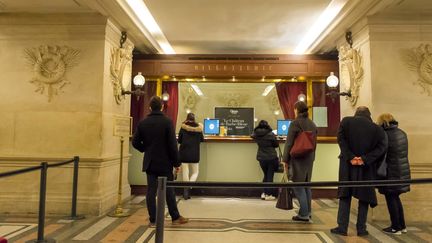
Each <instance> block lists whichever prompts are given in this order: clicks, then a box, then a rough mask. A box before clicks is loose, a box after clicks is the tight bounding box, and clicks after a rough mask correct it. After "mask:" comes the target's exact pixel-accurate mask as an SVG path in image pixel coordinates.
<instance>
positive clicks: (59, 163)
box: [48, 158, 75, 168]
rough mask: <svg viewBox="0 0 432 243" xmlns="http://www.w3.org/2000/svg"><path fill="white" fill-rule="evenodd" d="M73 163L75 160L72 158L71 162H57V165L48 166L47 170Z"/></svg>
mask: <svg viewBox="0 0 432 243" xmlns="http://www.w3.org/2000/svg"><path fill="white" fill-rule="evenodd" d="M74 161H75V158H73V159H71V160H67V161H63V162H58V163H55V164H48V168H51V167H59V166H62V165H66V164H70V163H72V162H74Z"/></svg>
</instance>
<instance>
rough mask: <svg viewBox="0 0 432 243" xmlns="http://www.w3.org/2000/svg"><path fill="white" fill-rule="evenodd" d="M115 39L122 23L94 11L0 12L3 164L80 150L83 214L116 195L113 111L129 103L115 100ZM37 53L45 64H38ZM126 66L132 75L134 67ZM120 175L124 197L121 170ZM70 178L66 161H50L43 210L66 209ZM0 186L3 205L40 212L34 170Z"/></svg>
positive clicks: (101, 208)
mask: <svg viewBox="0 0 432 243" xmlns="http://www.w3.org/2000/svg"><path fill="white" fill-rule="evenodd" d="M119 39H120V31H119V30H118V29H117V28H116V27H115V26H114V25H113V24H112V23H111V22H110V21H109V20H107V19H106V18H105V17H103V16H101V15H98V14H91V13H89V14H61V15H59V14H43V15H39V14H3V15H2V16H0V63H1V65H0V73H1V74H2V75H1V78H0V80H1V82H0V83H1V85H2V88H1V89H0V97H2V98H1V99H0V116H1V117H2V120H3V122H2V123H1V124H0V134H1V136H0V160H1V165H0V171H1V172H3V171H9V170H14V169H19V168H24V167H27V166H34V165H38V164H39V163H40V162H41V161H48V162H50V163H51V162H55V161H62V160H67V159H69V158H72V157H73V156H75V155H78V156H80V157H81V163H80V173H79V186H78V213H81V214H96V215H97V214H101V213H103V212H106V211H107V210H109V209H111V208H112V207H113V206H114V204H115V203H116V196H117V186H118V168H119V158H120V155H119V154H120V142H119V138H118V137H114V136H113V117H114V116H129V107H130V101H129V99H127V100H125V101H123V102H122V103H121V104H120V105H118V104H117V103H116V102H115V99H114V96H113V88H112V84H111V78H110V72H109V71H110V70H109V65H110V51H111V48H112V47H113V46H116V47H118V46H119ZM128 44H129V45H132V43H130V42H129V43H128ZM43 46H45V47H49V48H45V47H43ZM63 46H67V47H68V48H69V49H70V50H75V52H74V54H75V55H72V54H71V53H69V54H68V52H67V51H66V50H65V49H62V48H63ZM41 47H43V48H41ZM56 48H60V49H59V50H60V51H57V49H56ZM42 49H43V51H41V50H42ZM26 50H27V52H26ZM40 53H42V54H40ZM77 53H78V54H77ZM76 54H77V55H76ZM37 55H42V58H39V63H42V64H43V65H39V64H35V63H36V61H35V60H37V59H38V57H37ZM59 58H60V59H61V61H58V59H59ZM63 64H65V65H63ZM125 73H126V76H128V78H129V79H130V75H131V69H130V68H127V69H126V71H125ZM62 74H64V75H63V76H62ZM57 75H58V76H62V78H59V79H57V80H56V81H55V80H54V78H55V77H57ZM50 77H53V79H52V80H49V79H50ZM49 82H51V83H52V85H49ZM50 87H51V88H50ZM38 89H39V90H38ZM125 151H128V143H127V142H126V147H125ZM126 154H127V153H126ZM124 159H125V162H124V166H125V168H127V164H128V156H125V158H124ZM123 178H124V180H123V186H122V188H123V192H124V193H123V195H124V196H125V197H126V196H128V195H130V188H129V184H128V182H127V172H126V170H124V177H123ZM71 181H72V168H71V165H67V166H63V167H61V168H51V169H49V171H48V191H47V201H48V204H47V212H48V213H54V214H67V213H69V211H70V203H71V199H70V195H71V188H70V187H71ZM0 188H2V190H1V192H0V212H1V213H37V211H38V210H37V202H38V200H39V199H38V196H37V195H38V193H39V189H38V188H39V173H38V172H32V173H29V174H25V175H20V176H16V177H10V178H2V179H0ZM16 192H19V193H16Z"/></svg>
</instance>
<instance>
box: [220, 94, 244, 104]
mask: <svg viewBox="0 0 432 243" xmlns="http://www.w3.org/2000/svg"><path fill="white" fill-rule="evenodd" d="M217 99H218V101H219V103H221V104H224V105H225V106H226V107H242V106H244V105H245V103H246V102H247V101H248V100H249V95H247V94H240V93H232V92H229V93H225V94H223V95H221V96H218V97H217Z"/></svg>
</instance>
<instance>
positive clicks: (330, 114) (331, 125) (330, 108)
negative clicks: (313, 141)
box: [312, 82, 340, 136]
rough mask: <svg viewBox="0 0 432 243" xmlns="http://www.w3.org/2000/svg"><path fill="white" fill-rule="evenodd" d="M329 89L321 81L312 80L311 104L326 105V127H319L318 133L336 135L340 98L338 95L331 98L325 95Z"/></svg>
mask: <svg viewBox="0 0 432 243" xmlns="http://www.w3.org/2000/svg"><path fill="white" fill-rule="evenodd" d="M329 91H330V90H329V88H328V87H327V85H326V84H325V83H323V82H314V83H313V84H312V93H313V106H318V107H327V125H328V126H327V127H319V128H318V135H320V136H336V134H337V129H338V127H339V122H340V105H339V104H340V99H339V97H337V98H335V99H334V100H332V98H330V97H328V96H326V95H325V94H326V93H328V92H329Z"/></svg>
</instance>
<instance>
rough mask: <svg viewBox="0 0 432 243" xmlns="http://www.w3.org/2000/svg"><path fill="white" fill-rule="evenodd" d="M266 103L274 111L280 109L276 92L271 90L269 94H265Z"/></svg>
mask: <svg viewBox="0 0 432 243" xmlns="http://www.w3.org/2000/svg"><path fill="white" fill-rule="evenodd" d="M267 103H268V104H269V108H270V110H271V111H273V112H275V111H279V110H280V104H279V98H278V96H277V95H276V92H272V94H271V95H268V96H267Z"/></svg>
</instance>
